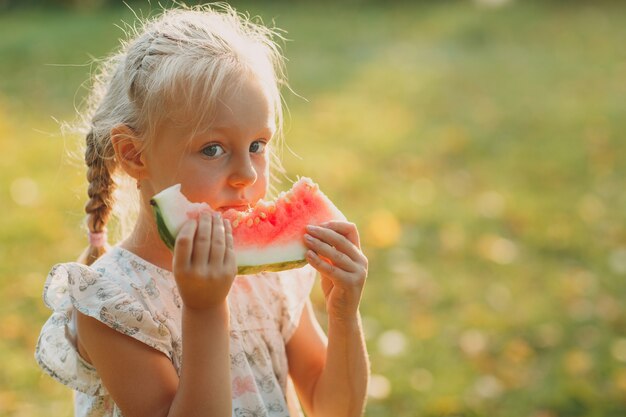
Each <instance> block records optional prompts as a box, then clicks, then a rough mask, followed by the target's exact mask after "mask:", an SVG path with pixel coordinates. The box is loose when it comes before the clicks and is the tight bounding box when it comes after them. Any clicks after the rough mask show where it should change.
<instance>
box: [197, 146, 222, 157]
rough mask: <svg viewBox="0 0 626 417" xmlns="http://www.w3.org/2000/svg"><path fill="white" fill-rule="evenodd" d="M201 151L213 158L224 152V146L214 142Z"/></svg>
mask: <svg viewBox="0 0 626 417" xmlns="http://www.w3.org/2000/svg"><path fill="white" fill-rule="evenodd" d="M202 153H203V154H204V155H206V156H209V157H211V158H214V157H217V156H220V155H222V154H223V153H224V148H222V147H221V146H220V145H217V144H215V143H214V144H212V145H209V146H207V147H206V148H204V149H202Z"/></svg>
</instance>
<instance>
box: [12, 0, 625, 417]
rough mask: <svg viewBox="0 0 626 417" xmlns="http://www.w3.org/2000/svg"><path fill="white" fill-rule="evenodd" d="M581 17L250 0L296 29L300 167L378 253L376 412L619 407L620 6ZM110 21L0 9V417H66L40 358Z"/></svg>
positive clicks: (73, 239)
mask: <svg viewBox="0 0 626 417" xmlns="http://www.w3.org/2000/svg"><path fill="white" fill-rule="evenodd" d="M568 3H569V4H570V5H568ZM588 3H589V4H586V3H585V2H573V5H572V4H571V3H570V2H563V3H559V2H548V1H546V2H540V1H518V2H512V3H511V4H509V5H505V6H503V7H499V8H492V7H480V6H477V5H476V4H475V3H472V2H470V1H459V2H439V1H436V2H435V1H433V2H430V3H420V4H416V5H412V4H410V2H407V3H405V4H401V5H395V6H394V5H385V6H382V5H381V6H373V5H370V6H361V7H358V8H357V7H348V6H342V7H340V6H333V5H325V6H313V5H306V4H304V3H301V2H296V3H293V4H287V3H280V2H279V3H272V4H270V5H260V4H256V3H254V4H252V3H250V4H244V5H242V6H241V7H242V8H243V9H248V10H249V11H250V12H251V14H253V15H256V14H258V15H260V16H261V17H262V18H263V19H264V20H265V21H266V22H269V21H271V20H272V18H274V19H275V22H276V24H277V25H278V26H279V27H281V28H283V29H285V30H287V31H288V34H287V35H286V36H287V37H288V38H289V39H290V41H289V42H287V44H286V47H285V52H286V54H287V57H288V58H289V62H288V72H289V76H290V81H291V86H292V88H293V90H294V91H295V92H296V93H297V94H298V96H297V95H294V94H291V93H289V92H286V97H285V99H286V101H287V103H288V105H289V109H290V116H289V118H288V120H287V129H286V130H287V143H288V144H289V147H290V149H291V151H289V150H285V152H284V164H285V166H286V167H287V170H288V172H289V175H290V177H291V178H295V177H296V176H297V175H306V176H310V177H312V178H314V179H315V180H316V181H318V182H319V183H320V186H321V187H322V189H323V190H324V191H325V192H326V193H327V194H328V195H329V196H331V198H332V199H333V200H334V201H335V202H336V204H337V205H338V206H339V207H340V208H341V209H342V210H343V211H344V212H345V213H346V215H347V216H348V217H349V218H350V219H352V220H353V221H355V222H356V223H357V224H358V225H359V229H360V232H361V238H362V242H363V246H364V250H365V251H366V253H367V255H368V256H369V259H370V265H371V267H370V268H371V269H370V276H369V279H368V284H367V289H366V293H365V295H364V298H363V302H362V314H363V316H364V324H365V327H366V333H367V341H368V348H369V352H370V355H371V362H372V374H373V377H372V381H371V386H370V400H369V404H368V408H367V412H366V416H368V417H397V416H400V417H411V416H425V417H430V416H432V417H434V416H457V417H460V416H481V417H572V416H585V417H618V416H624V415H626V193H625V192H624V188H625V187H624V186H625V178H626V142H625V140H626V101H625V97H626V48H625V47H624V45H626V25H624V22H626V4H623V3H620V2H611V3H598V2H588ZM142 11H143V12H144V14H146V12H147V11H148V9H147V8H143V9H142ZM122 19H123V20H126V21H132V14H131V13H130V11H129V10H127V9H125V8H120V9H116V10H100V11H98V12H82V13H70V12H61V11H21V12H5V13H4V14H0V35H1V36H0V213H1V214H2V215H1V216H0V358H1V364H2V365H1V366H0V416H22V417H23V416H42V415H49V416H61V417H64V416H70V415H71V414H72V406H71V393H70V391H69V390H67V389H66V388H65V387H63V386H61V385H60V384H58V383H56V382H55V381H53V380H52V379H51V378H49V377H48V376H45V375H44V374H43V373H42V372H41V371H40V370H39V369H38V368H37V367H36V364H35V362H34V360H33V351H34V345H35V343H36V338H37V336H38V332H39V329H40V327H41V325H42V324H43V322H44V321H45V319H46V317H47V316H48V314H49V312H48V310H47V309H46V308H45V306H44V305H43V303H42V300H41V292H42V287H43V282H44V280H45V277H46V274H47V272H48V270H49V268H50V267H51V266H52V265H53V264H54V263H57V262H65V261H72V260H74V259H76V257H77V256H78V254H79V253H80V251H81V250H82V248H83V246H84V245H85V243H86V240H85V237H84V234H83V231H82V229H81V223H82V219H83V212H82V207H83V204H84V203H85V199H86V192H85V189H86V184H85V181H84V170H83V168H82V166H81V165H80V164H79V163H76V162H75V161H74V160H72V158H70V157H69V156H68V153H70V152H72V151H75V150H76V149H77V143H78V141H79V140H80V138H77V137H75V136H72V135H66V136H63V135H61V133H60V128H59V124H58V123H59V122H61V121H72V120H73V118H74V107H75V106H79V105H80V102H81V99H82V98H83V97H84V95H85V89H83V88H81V87H80V86H81V84H82V83H83V82H85V81H86V80H87V79H88V76H89V71H90V66H89V65H88V63H89V61H90V57H102V56H104V55H105V54H107V53H108V52H110V51H111V50H112V48H113V47H114V46H115V45H116V42H117V38H118V37H119V36H120V35H121V31H120V30H119V29H118V28H117V27H116V26H115V24H120V21H121V20H122ZM296 155H297V156H296ZM287 187H288V181H287V180H285V181H284V183H283V184H282V185H281V184H279V185H278V188H279V189H285V188H287ZM313 296H314V300H315V303H316V305H317V307H318V308H319V313H320V318H321V319H322V320H323V319H324V316H323V301H322V297H321V296H320V292H319V289H317V290H316V292H315V293H314V295H313Z"/></svg>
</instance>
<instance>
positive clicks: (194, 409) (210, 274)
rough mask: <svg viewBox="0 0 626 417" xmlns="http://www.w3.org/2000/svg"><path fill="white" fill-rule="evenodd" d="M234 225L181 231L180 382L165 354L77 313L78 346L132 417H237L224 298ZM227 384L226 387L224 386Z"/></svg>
mask: <svg viewBox="0 0 626 417" xmlns="http://www.w3.org/2000/svg"><path fill="white" fill-rule="evenodd" d="M232 252H233V251H232V235H231V233H230V224H228V222H225V223H222V220H221V219H219V218H213V220H211V218H210V217H208V218H207V217H204V216H203V217H202V218H201V219H200V220H199V221H198V222H197V223H196V221H190V222H188V223H186V224H185V226H183V229H182V230H181V232H180V233H179V236H178V238H177V240H176V247H175V252H174V262H173V270H174V276H175V278H176V283H177V285H178V288H179V291H180V294H181V298H182V299H183V305H184V306H183V316H182V337H183V344H184V349H183V357H182V368H181V375H180V379H179V378H178V376H177V374H176V371H175V369H174V367H173V365H172V363H171V361H170V360H169V359H168V358H167V357H166V356H165V355H164V354H163V353H161V352H158V351H156V350H154V349H152V348H151V347H149V346H147V345H145V344H143V343H141V342H139V341H137V340H135V339H133V338H131V337H129V336H126V335H124V334H122V333H119V332H117V331H116V330H114V329H112V328H110V327H108V326H107V325H105V324H103V323H101V322H99V321H98V320H96V319H94V318H91V317H88V316H84V315H82V314H78V316H77V325H78V326H77V329H78V345H79V351H80V353H81V355H82V356H83V357H84V358H85V359H87V360H88V361H89V362H91V363H92V364H93V365H94V366H95V368H96V370H97V371H98V374H99V375H100V377H101V379H102V381H103V383H104V386H105V387H106V388H107V390H108V391H109V393H110V395H111V397H112V398H113V401H115V403H116V404H117V405H118V407H119V408H120V409H121V410H122V412H123V414H124V415H125V416H127V417H135V416H137V417H139V416H141V417H143V416H146V417H148V416H150V417H152V416H159V417H161V416H163V417H165V416H168V417H169V416H172V417H173V416H192V417H193V416H216V417H230V416H231V415H232V401H231V383H230V380H231V378H230V361H229V314H228V306H227V303H226V295H227V294H228V291H229V289H230V286H231V284H232V280H233V279H234V276H235V274H236V271H237V268H236V265H235V262H234V255H233V253H232ZM225 382H226V383H225Z"/></svg>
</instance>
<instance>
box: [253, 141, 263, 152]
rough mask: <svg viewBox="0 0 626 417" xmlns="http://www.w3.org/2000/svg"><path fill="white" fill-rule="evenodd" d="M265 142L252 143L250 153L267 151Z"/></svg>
mask: <svg viewBox="0 0 626 417" xmlns="http://www.w3.org/2000/svg"><path fill="white" fill-rule="evenodd" d="M265 145H266V143H265V142H261V141H259V140H256V141H254V142H252V145H250V152H252V153H263V151H264V150H265Z"/></svg>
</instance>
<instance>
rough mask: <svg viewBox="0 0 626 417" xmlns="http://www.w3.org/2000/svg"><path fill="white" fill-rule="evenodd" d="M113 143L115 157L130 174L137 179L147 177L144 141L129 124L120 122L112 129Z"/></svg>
mask: <svg viewBox="0 0 626 417" xmlns="http://www.w3.org/2000/svg"><path fill="white" fill-rule="evenodd" d="M111 143H112V145H113V149H114V150H115V159H116V160H117V161H118V163H119V166H120V167H121V168H122V169H123V170H124V172H126V173H127V174H128V175H130V176H131V177H133V178H134V179H136V180H141V179H143V178H146V174H147V172H146V164H145V163H144V158H143V155H142V142H141V140H140V139H138V138H137V135H136V133H135V132H134V131H133V129H131V128H130V127H129V126H127V125H125V124H119V125H116V126H114V127H113V128H112V129H111Z"/></svg>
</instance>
